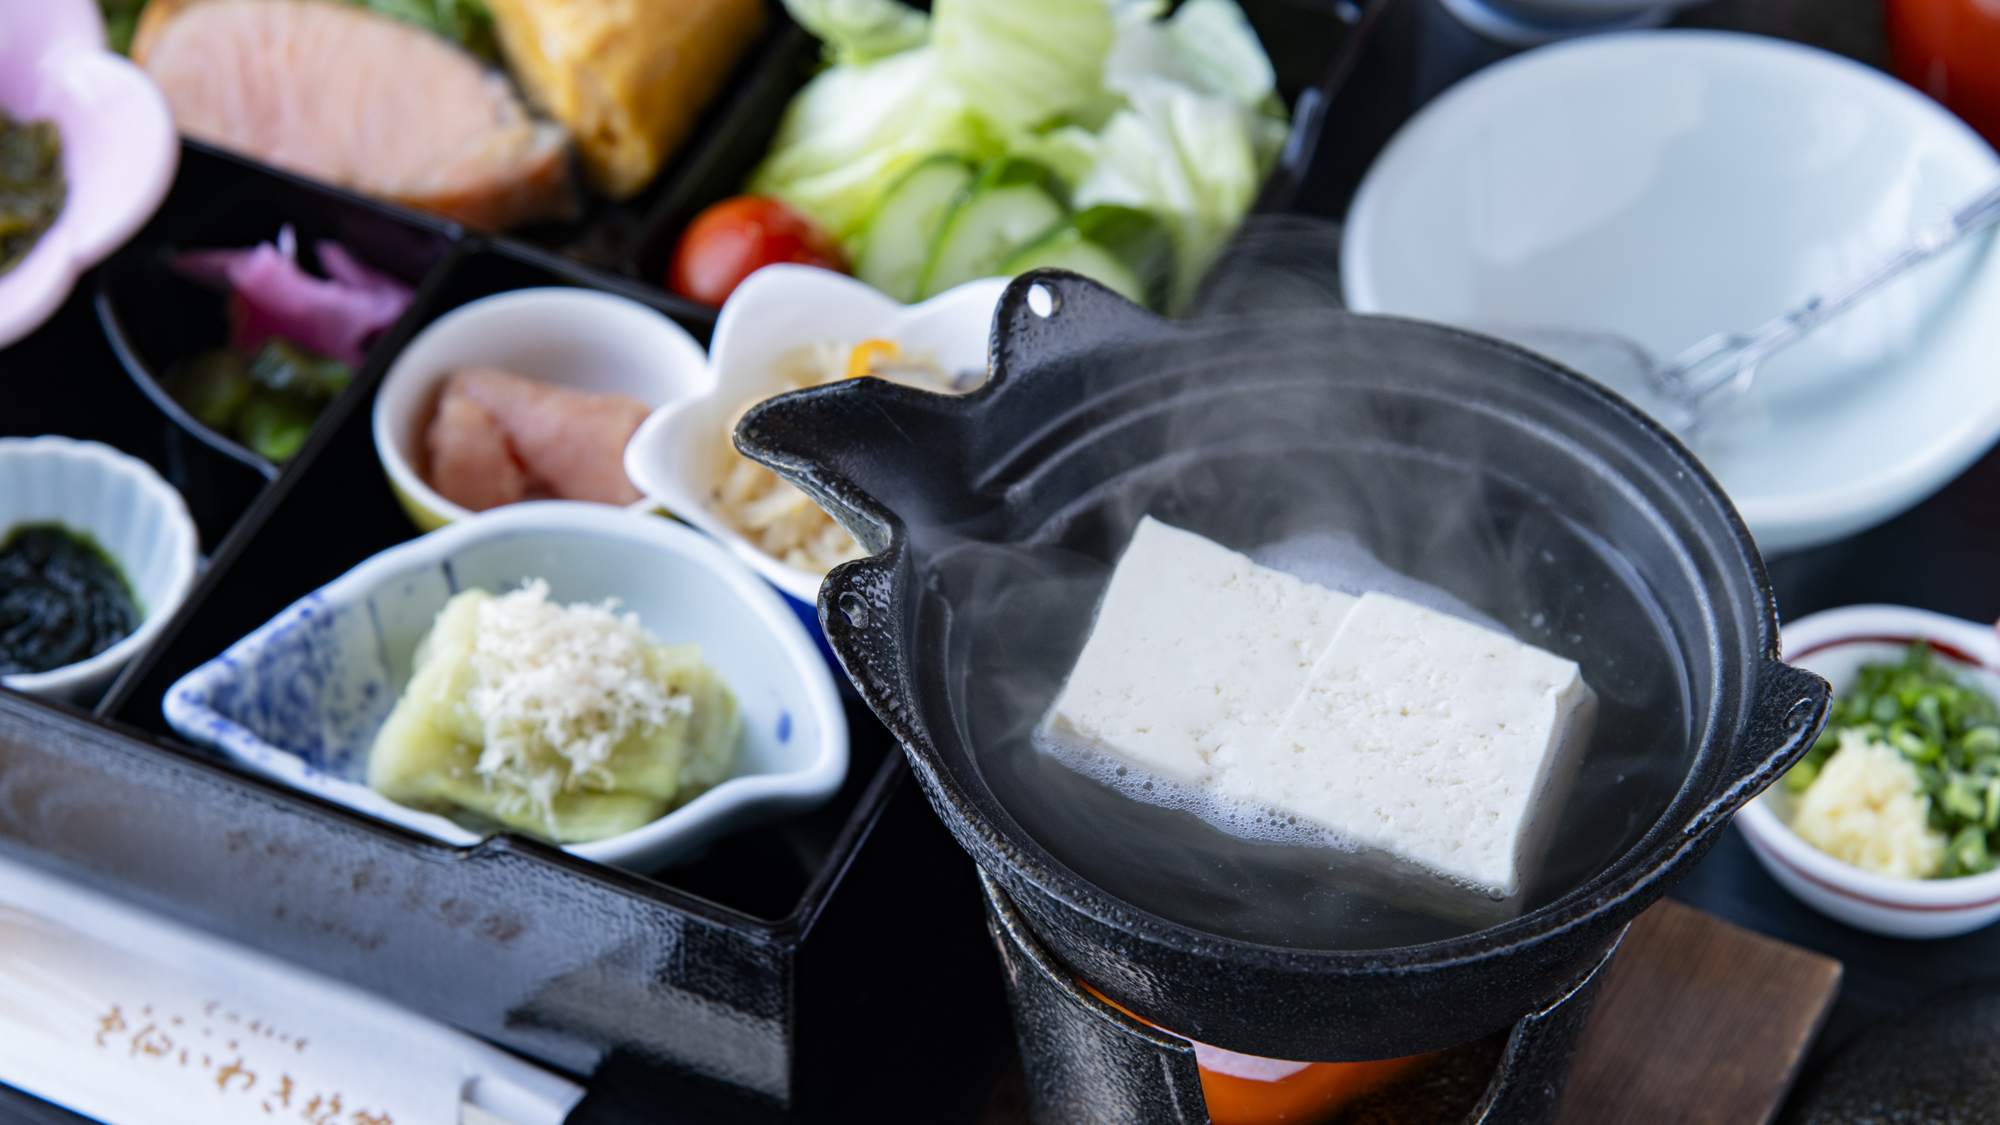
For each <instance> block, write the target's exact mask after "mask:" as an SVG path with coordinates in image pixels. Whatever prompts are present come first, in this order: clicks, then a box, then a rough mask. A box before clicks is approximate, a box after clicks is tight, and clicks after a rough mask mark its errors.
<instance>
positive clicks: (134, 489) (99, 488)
mask: <svg viewBox="0 0 2000 1125" xmlns="http://www.w3.org/2000/svg"><path fill="white" fill-rule="evenodd" d="M45 523H53V524H61V525H62V526H64V527H66V528H68V529H70V530H71V531H81V532H83V533H85V534H87V535H89V536H90V537H91V538H92V539H94V540H96V542H97V545H98V546H99V547H101V548H103V550H104V553H105V554H108V555H110V556H111V558H112V559H113V560H114V561H115V562H117V564H118V566H119V569H120V570H122V571H123V572H124V574H125V581H126V583H127V584H128V585H130V586H131V588H132V594H133V596H134V597H136V598H138V600H139V607H138V608H139V612H140V614H141V615H142V617H141V620H140V622H139V627H138V628H137V629H134V630H132V632H131V634H130V635H129V636H127V637H126V638H125V639H124V640H121V641H119V642H118V643H117V644H114V645H112V646H111V647H110V648H107V649H105V650H104V651H103V652H100V653H98V654H97V655H96V656H93V657H90V658H89V659H87V660H79V661H77V662H76V663H75V664H66V665H64V666H63V667H61V668H53V669H50V670H49V671H47V672H28V673H20V674H17V675H12V676H6V677H0V684H4V685H5V686H7V687H10V688H13V689H14V690H15V691H24V692H28V693H29V694H32V695H40V696H46V697H49V698H52V699H67V700H73V701H78V702H84V701H88V700H90V699H92V698H93V697H95V696H96V695H97V694H98V693H100V692H102V691H103V690H104V688H105V686H106V685H108V684H109V683H110V682H111V679H112V677H113V676H116V675H117V674H118V671H119V669H121V668H123V667H125V665H126V664H128V663H130V662H131V660H132V658H133V657H135V656H137V655H139V653H140V652H142V651H144V650H145V648H146V646H148V645H150V644H152V643H153V640H154V638H156V637H158V636H159V635H160V630H162V629H164V628H166V625H167V621H168V619H169V618H171V617H173V615H174V613H175V612H176V611H178V610H179V609H180V607H181V603H182V602H184V601H186V600H187V595H188V591H189V590H190V589H192V588H193V587H194V580H195V575H196V572H197V568H198V561H199V548H200V536H199V535H198V534H197V533H196V531H195V526H194V520H193V519H192V518H190V517H189V516H188V510H187V504H186V503H185V502H183V501H182V499H181V494H180V493H178V492H175V491H174V487H173V486H172V485H170V484H168V483H167V482H166V481H164V480H162V479H160V474H158V473H156V472H154V471H153V467H152V466H151V465H148V464H146V463H145V462H144V461H141V460H139V459H138V458H137V457H130V456H127V455H126V454H123V453H120V452H118V451H117V450H115V449H113V448H111V447H110V446H108V445H101V444H99V443H97V442H94V441H73V440H71V439H69V438H66V437H37V438H0V541H4V540H5V539H6V538H7V535H8V534H9V532H11V531H12V530H13V529H14V528H16V527H20V526H22V525H33V524H45Z"/></svg>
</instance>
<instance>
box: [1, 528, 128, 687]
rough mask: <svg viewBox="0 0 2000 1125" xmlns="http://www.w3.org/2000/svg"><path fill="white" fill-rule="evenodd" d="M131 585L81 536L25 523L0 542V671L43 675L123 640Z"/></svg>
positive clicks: (105, 556) (100, 549)
mask: <svg viewBox="0 0 2000 1125" xmlns="http://www.w3.org/2000/svg"><path fill="white" fill-rule="evenodd" d="M141 616H142V615H141V614H140V612H139V608H138V602H137V600H136V599H135V598H133V596H132V588H131V586H129V585H128V584H127V583H126V581H125V576H124V575H123V574H122V573H120V572H119V570H118V564H116V563H114V562H112V561H111V558H110V556H108V555H106V554H105V553H104V550H103V549H102V548H100V547H99V546H98V545H97V544H96V543H95V542H93V541H92V540H91V538H90V536H88V535H80V534H78V533H76V532H73V531H70V530H68V529H66V528H62V527H58V526H56V525H55V524H26V525H23V526H20V527H16V528H14V529H12V530H11V531H9V532H8V533H7V537H6V540H5V541H4V542H0V674H4V675H16V674H24V673H35V672H48V671H53V670H54V669H57V668H61V667H63V666H64V665H66V664H74V663H76V662H77V661H79V660H87V659H89V658H90V657H93V656H96V655H97V654H98V653H100V652H103V651H104V650H105V649H107V648H110V647H111V646H112V645H115V644H117V643H118V642H119V641H121V640H124V639H125V638H126V637H127V636H130V635H131V633H132V630H134V629H136V628H138V627H139V620H140V618H141Z"/></svg>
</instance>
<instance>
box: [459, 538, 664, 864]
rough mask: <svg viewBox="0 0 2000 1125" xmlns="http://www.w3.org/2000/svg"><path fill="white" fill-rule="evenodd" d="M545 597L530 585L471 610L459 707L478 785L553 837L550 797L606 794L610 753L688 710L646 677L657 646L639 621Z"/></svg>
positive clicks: (539, 585)
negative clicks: (505, 798)
mask: <svg viewBox="0 0 2000 1125" xmlns="http://www.w3.org/2000/svg"><path fill="white" fill-rule="evenodd" d="M548 595H549V584H548V583H547V582H545V581H543V580H542V579H539V578H537V579H534V580H532V581H530V582H526V583H524V584H523V585H522V587H521V588H520V589H518V590H514V591H511V592H509V593H506V594H503V595H501V596H499V597H497V598H489V599H487V600H485V601H483V602H481V603H480V604H479V610H478V622H477V624H476V625H475V626H474V629H473V641H472V668H473V671H474V672H475V673H476V674H477V676H478V683H477V684H476V685H475V686H474V687H473V688H472V689H471V690H470V691H469V692H468V693H467V695H466V703H467V705H468V706H470V707H471V708H472V712H473V714H474V715H475V716H476V717H477V718H478V719H479V722H480V724H481V726H482V728H483V730H484V733H485V738H486V745H485V748H484V749H483V750H482V751H481V752H480V755H479V764H478V770H479V773H480V775H481V776H482V777H484V778H486V779H487V780H488V783H489V784H491V783H492V782H495V781H501V782H506V783H508V784H511V785H514V786H518V787H519V788H520V789H521V790H522V791H524V792H525V793H526V794H527V796H528V800H529V801H530V802H532V803H533V806H534V808H535V809H536V810H537V811H538V812H539V813H540V814H541V815H542V817H543V819H544V820H546V821H547V822H548V824H549V826H550V830H551V832H553V831H554V829H555V807H554V800H555V796H556V794H557V793H559V792H575V791H576V790H578V789H581V788H585V787H588V788H595V789H609V788H611V787H612V785H613V783H614V779H613V777H612V776H611V772H610V770H608V769H607V768H606V766H605V762H606V760H607V759H608V758H610V756H611V752H612V750H613V749H614V748H616V747H617V746H618V745H619V744H620V743H621V742H623V741H624V740H625V739H626V738H628V737H630V736H632V735H634V734H639V735H645V734H647V733H649V732H651V731H652V730H655V729H657V728H659V727H661V726H664V725H665V724H666V723H667V721H668V716H669V715H670V714H679V715H687V714H689V713H690V712H691V711H692V710H693V708H694V700H693V699H692V698H691V697H690V696H687V695H685V694H680V693H676V692H672V691H669V690H668V689H667V688H666V686H665V685H663V684H662V683H660V682H659V681H658V680H656V679H654V678H653V677H652V676H650V675H649V674H648V673H647V668H646V648H647V646H648V645H657V644H659V641H658V640H657V639H656V638H655V637H654V636H653V635H652V634H651V633H648V632H647V631H646V630H645V629H644V628H642V627H641V626H640V625H639V617H638V615H637V614H634V613H626V614H622V615H621V614H619V613H618V612H617V608H618V599H616V598H607V599H605V601H604V602H603V603H602V604H599V605H589V604H583V603H579V604H577V605H571V606H562V605H555V604H552V603H551V602H550V601H549V600H548ZM551 754H553V755H554V758H553V759H552V758H551V757H550V755H551ZM565 765H566V767H567V768H565Z"/></svg>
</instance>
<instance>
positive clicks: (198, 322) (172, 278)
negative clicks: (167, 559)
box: [96, 141, 458, 493]
mask: <svg viewBox="0 0 2000 1125" xmlns="http://www.w3.org/2000/svg"><path fill="white" fill-rule="evenodd" d="M286 224H290V225H291V226H292V227H293V229H294V230H295V231H296V232H297V234H298V241H299V255H300V258H301V260H302V261H303V262H304V263H305V264H306V265H307V266H308V268H312V267H316V266H317V264H318V260H317V257H316V256H315V254H314V251H313V247H314V245H315V244H316V243H318V242H319V241H320V240H322V239H333V240H335V241H337V242H340V243H341V244H343V245H344V246H346V247H347V248H348V249H349V250H351V251H353V252H354V254H355V255H356V256H357V257H359V258H360V259H361V260H362V261H363V262H364V263H366V264H367V265H369V266H372V267H374V268H375V269H378V270H381V271H382V272H384V273H387V274H389V275H390V276H392V277H395V278H396V279H398V280H399V281H402V282H403V283H404V284H406V285H408V286H410V287H411V288H412V289H421V288H422V286H423V283H424V281H425V279H426V278H427V277H429V276H431V275H432V273H433V272H434V271H435V270H436V269H437V267H438V266H439V265H440V264H442V263H443V261H444V259H445V257H446V256H447V255H448V254H449V253H450V251H451V247H452V243H453V241H454V239H456V238H457V237H458V228H457V227H455V226H453V225H452V224H450V223H447V222H443V221H441V220H438V219H434V218H432V217H430V216H427V215H423V214H421V213H418V212H415V211H410V210H408V209H406V208H401V207H394V206H391V205H388V204H381V203H375V202H373V201H370V200H365V199H361V198H358V197H356V196H352V195H349V194H347V193H346V192H343V191H339V190H336V189H333V188H329V187H324V186H321V185H319V184H316V183H312V182H310V181H307V180H303V179H300V178H298V177H296V176H292V175H289V174H287V173H283V172H278V171H274V170H271V169H268V168H265V167H263V166H261V165H258V164H254V163H252V162H249V161H245V160H242V159H240V158H238V157H235V156H232V155H230V154H228V153H225V152H220V151H217V150H215V149H211V148H208V147H206V146H204V145H201V144H198V143H195V142H193V141H186V142H183V143H182V152H181V170H180V174H179V175H178V176H177V177H176V178H175V181H174V187H173V190H172V191H171V192H170V193H169V194H168V196H167V201H166V203H165V204H164V205H162V207H161V209H160V212H159V214H157V215H155V216H154V217H153V220H152V221H151V222H150V223H148V224H147V225H146V228H145V229H144V230H143V231H141V232H140V234H139V235H138V237H136V238H134V239H133V240H132V241H131V242H130V243H128V244H127V245H126V246H125V248H124V249H123V250H120V251H119V252H118V254H117V255H116V256H114V257H113V258H112V259H111V261H110V262H109V263H107V264H106V266H105V267H104V268H103V269H102V270H100V271H99V273H98V277H97V286H96V289H97V314H98V319H99V320H100V321H101V322H102V323H103V325H104V335H105V338H106V339H107V340H109V341H110V343H111V347H112V350H113V351H115V352H116V353H117V354H118V356H119V359H120V360H121V361H122V362H123V363H124V364H125V368H126V371H127V372H128V373H129V374H130V375H131V377H132V381H133V382H134V383H135V384H137V385H138V386H139V388H140V389H141V390H142V391H144V392H145V393H146V396H147V397H148V398H150V399H152V400H153V404H154V405H155V406H157V407H158V408H159V409H160V410H161V412H163V413H165V414H166V415H167V416H168V417H169V418H171V419H173V420H174V421H175V422H177V423H178V424H179V425H180V427H181V428H182V429H183V430H184V431H185V433H186V436H187V437H188V438H191V439H193V440H195V441H199V442H201V443H203V444H205V445H208V446H209V447H211V448H213V449H215V450H216V451H217V452H220V453H222V454H223V455H224V456H227V457H230V458H233V459H235V460H238V461H241V462H242V463H244V464H245V465H248V466H250V467H251V468H252V469H254V470H256V471H257V472H258V473H260V474H262V475H263V476H265V477H267V478H270V479H273V480H275V479H276V478H277V476H278V474H279V472H280V471H281V470H282V468H283V467H282V466H279V465H273V464H272V463H271V462H269V461H266V460H265V459H264V458H262V457H259V456H257V455H256V454H255V453H253V452H252V451H250V450H248V449H246V448H244V447H243V446H241V445H239V444H237V443H236V442H234V441H232V440H230V439H229V438H227V437H225V436H224V435H222V434H218V433H216V432H215V431H213V430H211V429H209V428H208V427H207V426H204V425H202V424H201V423H200V422H198V421H196V420H195V418H194V417H193V416H192V415H190V414H189V413H188V412H187V411H186V410H185V409H183V408H182V407H181V405H180V404H179V403H177V402H175V401H174V400H173V397H172V396H171V395H169V394H168V393H167V390H166V387H165V385H164V384H165V380H166V379H167V378H168V376H169V375H170V374H171V372H172V371H173V369H174V367H175V366H176V365H178V364H180V363H181V362H183V361H185V360H188V359H191V358H193V357H194V356H196V355H198V354H200V353H202V352H204V351H207V350H208V349H210V348H214V347H218V346H220V345H222V344H224V343H225V342H226V341H227V337H228V331H229V328H228V322H227V320H226V318H225V316H224V313H223V309H224V305H225V302H226V298H225V297H224V296H223V295H222V294H221V293H218V292H216V291H215V290H213V289H210V288H209V287H207V286H204V285H200V284H197V283H195V282H193V281H189V280H188V279H186V278H184V277H182V276H181V275H180V274H178V273H176V272H175V271H174V269H173V267H172V265H171V260H172V257H173V255H174V254H176V253H179V252H182V251H186V250H197V249H201V250H206V249H220V248H228V247H247V246H251V245H254V244H255V243H258V242H268V241H271V240H273V239H275V238H276V237H277V235H278V230H279V228H280V227H282V226H284V225H286ZM392 331H393V330H392ZM390 334H392V333H385V334H384V340H383V341H378V342H377V344H376V346H375V347H374V348H371V349H370V351H371V353H372V352H373V351H375V350H378V349H379V348H380V347H381V346H382V343H383V342H384V341H386V339H387V337H388V336H389V335H390ZM358 374H359V373H358V372H357V375H358ZM362 383H363V380H361V379H359V378H357V379H356V380H355V381H354V382H353V383H352V384H350V385H349V386H348V388H347V390H345V391H343V392H342V393H341V398H342V399H347V400H351V399H355V398H362V397H366V396H367V394H368V388H367V387H364V386H363V385H362ZM334 405H339V403H338V402H336V403H335V404H334ZM331 409H332V407H331V406H330V407H329V410H331ZM177 483H178V482H177ZM204 483H206V482H200V481H191V482H190V488H188V489H183V491H189V490H190V489H191V490H192V491H194V492H196V493H202V492H205V491H207V490H206V489H204V488H202V487H201V485H202V484H204Z"/></svg>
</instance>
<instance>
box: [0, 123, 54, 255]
mask: <svg viewBox="0 0 2000 1125" xmlns="http://www.w3.org/2000/svg"><path fill="white" fill-rule="evenodd" d="M65 191H66V188H65V186H64V184H63V169H62V140H61V138H60V137H58V136H57V134H56V125H55V122H53V121H34V122H29V123H26V124H23V123H20V122H16V121H15V120H14V119H13V118H11V117H9V116H7V115H6V113H4V112H0V274H4V273H6V272H7V271H8V270H10V269H13V268H14V265H15V263H17V262H19V261H20V260H21V259H22V258H25V257H27V256H28V251H30V250H32V249H34V247H35V241H36V240H37V239H39V238H41V237H42V232H43V231H46V230H48V229H49V226H50V224H52V223H54V222H55V221H56V213H57V212H58V211H61V210H62V205H63V196H64V194H65Z"/></svg>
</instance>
